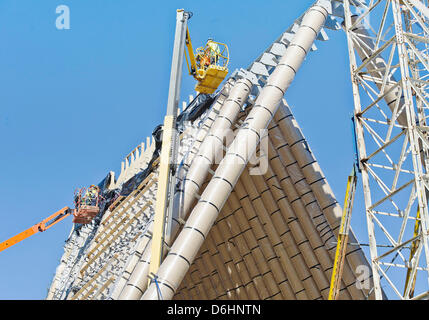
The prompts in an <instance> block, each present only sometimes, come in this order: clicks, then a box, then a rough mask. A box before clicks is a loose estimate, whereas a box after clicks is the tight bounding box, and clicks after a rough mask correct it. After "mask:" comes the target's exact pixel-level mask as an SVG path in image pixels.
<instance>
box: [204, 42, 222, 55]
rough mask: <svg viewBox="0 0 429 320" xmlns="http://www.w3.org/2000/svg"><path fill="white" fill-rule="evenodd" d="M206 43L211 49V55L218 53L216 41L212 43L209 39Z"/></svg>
mask: <svg viewBox="0 0 429 320" xmlns="http://www.w3.org/2000/svg"><path fill="white" fill-rule="evenodd" d="M207 45H208V46H209V48H210V49H211V54H212V55H215V54H218V55H220V49H219V45H218V44H217V43H214V42H213V41H209V42H207Z"/></svg>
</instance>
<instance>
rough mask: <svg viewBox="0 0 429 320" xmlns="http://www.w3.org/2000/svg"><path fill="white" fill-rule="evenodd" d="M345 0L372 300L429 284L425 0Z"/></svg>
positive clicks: (403, 295) (422, 291)
mask: <svg viewBox="0 0 429 320" xmlns="http://www.w3.org/2000/svg"><path fill="white" fill-rule="evenodd" d="M364 2H365V1H363V0H344V1H343V6H344V16H345V21H344V29H345V31H346V34H347V43H348V49H349V57H350V70H351V78H352V87H353V97H354V123H355V132H356V140H357V147H358V148H357V149H358V152H359V165H360V169H361V172H362V184H363V192H364V200H365V211H366V220H367V228H368V235H369V248H370V256H371V262H372V263H371V264H372V272H373V276H374V290H375V295H376V298H377V299H382V298H383V293H382V289H383V290H384V291H385V292H386V294H388V295H389V296H390V295H395V294H396V295H397V297H399V299H411V298H413V299H419V298H424V297H427V292H428V290H429V270H428V261H429V247H428V227H429V216H428V207H427V204H428V201H427V199H428V195H429V181H428V178H429V175H428V168H429V157H428V155H429V153H428V151H429V150H428V149H429V137H428V133H429V126H428V125H427V120H426V119H427V117H428V116H429V92H428V91H429V90H428V89H429V16H428V13H427V11H429V9H428V3H427V0H424V1H421V0H367V1H366V3H364Z"/></svg>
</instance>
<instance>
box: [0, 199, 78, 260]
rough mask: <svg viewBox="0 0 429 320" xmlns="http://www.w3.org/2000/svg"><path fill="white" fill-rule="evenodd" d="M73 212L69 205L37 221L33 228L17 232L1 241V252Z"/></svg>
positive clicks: (44, 229) (46, 228)
mask: <svg viewBox="0 0 429 320" xmlns="http://www.w3.org/2000/svg"><path fill="white" fill-rule="evenodd" d="M71 213H72V210H71V209H70V208H69V207H64V208H62V209H61V210H59V211H57V212H55V213H54V214H52V215H50V216H49V217H47V218H46V219H44V220H42V221H41V222H39V223H36V224H35V225H34V226H32V227H31V228H28V229H27V230H25V231H23V232H21V233H19V234H17V235H16V236H13V237H12V238H10V239H8V240H6V241H4V242H2V243H0V252H1V251H3V250H5V249H7V248H9V247H11V246H13V245H15V244H17V243H18V242H21V241H22V240H24V239H27V238H28V237H31V236H32V235H33V234H36V233H38V232H43V231H46V230H48V229H49V228H51V227H53V226H54V225H56V224H57V223H58V222H60V221H62V220H64V219H65V218H67V216H69V215H70V214H71Z"/></svg>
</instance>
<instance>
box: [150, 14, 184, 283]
mask: <svg viewBox="0 0 429 320" xmlns="http://www.w3.org/2000/svg"><path fill="white" fill-rule="evenodd" d="M188 17H189V14H188V13H187V12H185V11H184V10H183V9H178V10H177V16H176V33H175V38H174V48H173V60H172V64H171V75H170V88H169V92H168V102H167V115H166V116H165V118H164V127H163V133H162V136H163V137H162V147H161V161H160V167H159V176H158V190H157V192H156V204H155V218H154V228H153V234H152V247H151V253H152V254H151V260H150V267H149V274H156V272H157V271H158V268H159V265H160V263H161V258H162V248H163V243H164V231H165V216H166V214H165V213H166V206H167V194H168V190H169V182H170V178H171V175H170V169H171V163H173V164H175V162H176V159H175V157H176V154H175V152H172V151H176V150H177V148H175V146H174V144H175V143H177V141H176V139H175V138H176V137H175V130H176V118H177V108H178V105H179V99H180V85H181V80H182V66H183V55H184V51H185V36H186V29H187V21H188ZM149 284H150V280H149Z"/></svg>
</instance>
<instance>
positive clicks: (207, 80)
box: [185, 15, 229, 94]
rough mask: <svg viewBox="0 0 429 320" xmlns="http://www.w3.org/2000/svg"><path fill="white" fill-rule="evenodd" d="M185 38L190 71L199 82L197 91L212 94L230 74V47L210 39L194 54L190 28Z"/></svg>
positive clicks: (187, 62)
mask: <svg viewBox="0 0 429 320" xmlns="http://www.w3.org/2000/svg"><path fill="white" fill-rule="evenodd" d="M191 16H192V15H191ZM188 19H189V18H188ZM185 36H186V37H185V45H186V49H187V50H185V56H186V64H187V66H188V71H189V74H190V75H191V76H193V77H194V78H195V80H197V81H198V83H197V85H196V86H195V91H197V92H199V93H204V94H211V93H213V92H215V91H216V89H217V88H218V87H219V85H220V84H221V82H222V81H223V79H225V77H226V75H227V74H228V63H229V50H228V46H227V45H226V44H224V43H220V42H216V41H213V40H211V39H209V40H208V41H207V43H206V45H205V46H204V47H200V48H197V50H196V52H195V53H194V49H193V47H192V41H191V36H190V33H189V28H188V26H186V35H185ZM186 53H187V54H186ZM188 55H189V57H188Z"/></svg>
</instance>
